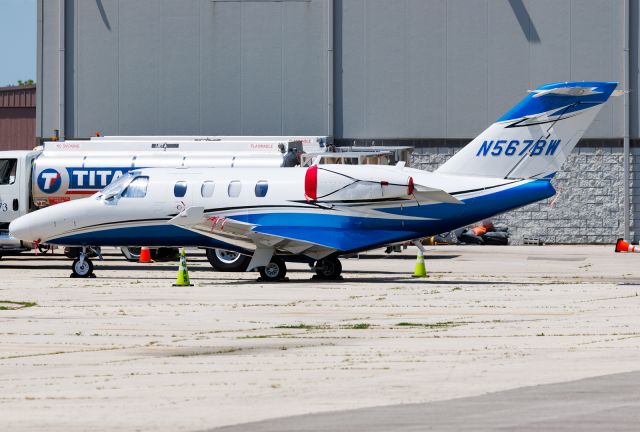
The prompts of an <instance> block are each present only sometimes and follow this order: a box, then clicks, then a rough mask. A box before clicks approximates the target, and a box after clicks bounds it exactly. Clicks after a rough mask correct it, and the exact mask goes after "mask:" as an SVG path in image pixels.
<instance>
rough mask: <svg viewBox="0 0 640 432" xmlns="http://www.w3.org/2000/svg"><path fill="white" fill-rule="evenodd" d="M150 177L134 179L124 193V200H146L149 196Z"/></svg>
mask: <svg viewBox="0 0 640 432" xmlns="http://www.w3.org/2000/svg"><path fill="white" fill-rule="evenodd" d="M148 185H149V177H146V176H140V177H136V178H134V179H133V180H132V181H131V183H129V186H127V188H126V189H125V190H124V192H122V196H123V197H124V198H144V197H146V196H147V186H148Z"/></svg>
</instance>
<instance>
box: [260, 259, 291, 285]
mask: <svg viewBox="0 0 640 432" xmlns="http://www.w3.org/2000/svg"><path fill="white" fill-rule="evenodd" d="M258 271H259V272H260V279H261V280H263V281H265V282H276V281H280V280H283V279H284V277H285V276H286V274H287V266H286V264H285V263H284V261H282V260H281V259H280V258H278V257H273V258H272V259H271V262H270V263H269V264H267V265H266V266H264V267H260V268H259V269H258Z"/></svg>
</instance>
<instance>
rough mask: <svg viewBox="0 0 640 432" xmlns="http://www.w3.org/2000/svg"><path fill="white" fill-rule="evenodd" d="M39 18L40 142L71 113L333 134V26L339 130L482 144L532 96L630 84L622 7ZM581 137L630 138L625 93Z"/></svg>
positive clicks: (267, 5) (300, 5)
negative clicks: (572, 86)
mask: <svg viewBox="0 0 640 432" xmlns="http://www.w3.org/2000/svg"><path fill="white" fill-rule="evenodd" d="M331 4H333V13H330V11H331V8H330V5H331ZM62 5H63V6H64V13H63V15H64V17H65V19H64V22H61V20H60V17H61V6H62ZM637 13H638V11H637V10H636V11H635V12H634V14H635V15H637ZM635 15H634V16H635ZM39 18H40V19H41V21H42V22H41V25H40V26H39V29H40V32H41V34H40V47H39V54H40V55H39V66H38V67H39V73H40V75H39V78H38V82H39V83H41V84H42V87H43V88H42V92H41V99H40V109H41V111H42V113H41V115H40V118H39V133H40V134H41V135H45V136H48V135H50V134H51V130H52V129H55V128H58V124H59V123H60V120H59V115H58V110H59V109H60V107H64V113H65V117H66V120H65V123H66V132H67V136H87V135H92V134H93V133H95V131H101V132H103V133H108V134H187V133H188V134H196V133H202V134H274V135H279V134H326V133H327V132H328V131H329V126H328V124H329V122H328V121H327V118H328V117H331V107H330V105H329V104H328V103H327V100H328V94H327V92H328V91H330V85H329V84H328V83H329V82H331V81H330V76H329V69H330V68H328V66H327V65H328V63H327V43H328V41H329V34H328V29H329V28H331V25H330V24H331V22H330V19H333V21H334V22H333V24H334V25H333V28H334V31H333V36H334V49H335V57H334V62H335V67H334V68H333V71H334V75H335V76H334V82H335V91H334V92H333V94H334V97H335V115H334V116H333V120H334V123H335V136H336V137H338V138H340V137H346V138H385V137H386V138H448V139H453V138H471V137H473V136H475V135H476V134H477V133H479V132H480V131H481V130H483V129H484V128H485V127H486V126H487V125H488V124H489V123H491V122H493V121H494V120H495V119H496V118H497V117H499V115H500V114H501V113H503V112H504V111H505V110H507V109H508V108H509V107H511V106H512V105H513V104H514V103H515V102H516V101H518V100H519V99H520V98H522V97H523V96H524V95H525V92H526V90H527V89H530V88H533V87H536V86H538V85H540V84H543V83H547V82H553V81H562V80H582V79H585V80H587V79H588V80H621V79H622V56H623V34H622V22H623V19H624V17H623V0H335V1H333V2H330V0H290V1H286V0H285V1H267V0H265V1H228V0H224V1H223V0H219V1H215V0H214V1H211V0H184V1H178V0H136V1H128V0H95V1H89V2H87V1H80V0H55V1H53V0H52V1H43V0H41V1H40V5H39ZM634 19H635V20H636V23H637V17H635V18H634ZM62 24H64V25H65V27H66V30H65V31H64V32H62V33H61V32H59V29H60V28H61V25H62ZM635 34H636V36H637V31H636V33H635ZM61 35H62V36H63V37H62V42H63V44H62V46H64V47H65V50H64V53H65V54H66V60H65V61H64V62H60V56H59V54H60V52H62V51H60V49H59V47H60V42H61V38H60V36H61ZM635 58H636V62H637V56H636V57H635ZM43 71H44V72H43ZM632 71H634V74H635V75H634V76H635V77H636V78H637V75H638V73H637V67H636V68H635V69H633V67H632ZM59 73H62V74H63V75H64V77H65V79H64V80H63V84H64V86H65V87H66V88H65V90H64V92H62V96H63V97H62V98H61V97H59V94H58V87H59V86H60V79H59V76H60V75H59ZM637 98H638V97H637V95H634V96H633V97H632V98H631V100H632V109H634V106H635V107H637ZM635 112H636V113H637V110H636V111H635ZM637 123H638V121H637V118H634V119H633V122H632V131H635V134H636V135H635V137H637V133H638V132H637V131H638V128H637ZM63 129H64V128H63ZM586 136H587V137H599V138H612V137H620V136H622V101H621V100H614V101H612V103H610V104H608V105H607V106H606V107H605V108H604V109H603V112H602V113H601V114H600V115H599V116H598V119H597V121H596V122H595V123H594V125H593V126H592V127H591V128H590V130H589V131H588V132H587V135H586Z"/></svg>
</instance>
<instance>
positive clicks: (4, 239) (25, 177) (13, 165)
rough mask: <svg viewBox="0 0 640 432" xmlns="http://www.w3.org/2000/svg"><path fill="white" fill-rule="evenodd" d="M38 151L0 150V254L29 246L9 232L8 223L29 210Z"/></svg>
mask: <svg viewBox="0 0 640 432" xmlns="http://www.w3.org/2000/svg"><path fill="white" fill-rule="evenodd" d="M38 154H39V152H37V151H4V152H0V256H2V255H12V254H17V253H20V252H23V251H24V250H27V249H29V248H30V247H31V245H28V244H24V243H22V242H21V241H20V240H16V239H14V238H13V237H11V236H10V235H9V223H10V222H11V221H12V220H14V219H16V218H17V217H20V216H22V215H25V214H27V213H28V212H29V211H31V208H32V203H31V188H30V185H31V167H32V162H33V159H34V158H35V157H36V156H37V155H38Z"/></svg>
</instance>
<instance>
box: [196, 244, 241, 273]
mask: <svg viewBox="0 0 640 432" xmlns="http://www.w3.org/2000/svg"><path fill="white" fill-rule="evenodd" d="M207 259H208V260H209V264H211V267H213V269H214V270H215V271H219V272H244V271H247V266H248V265H249V262H251V257H248V256H246V255H242V254H240V253H238V252H232V251H226V250H223V249H207Z"/></svg>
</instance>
